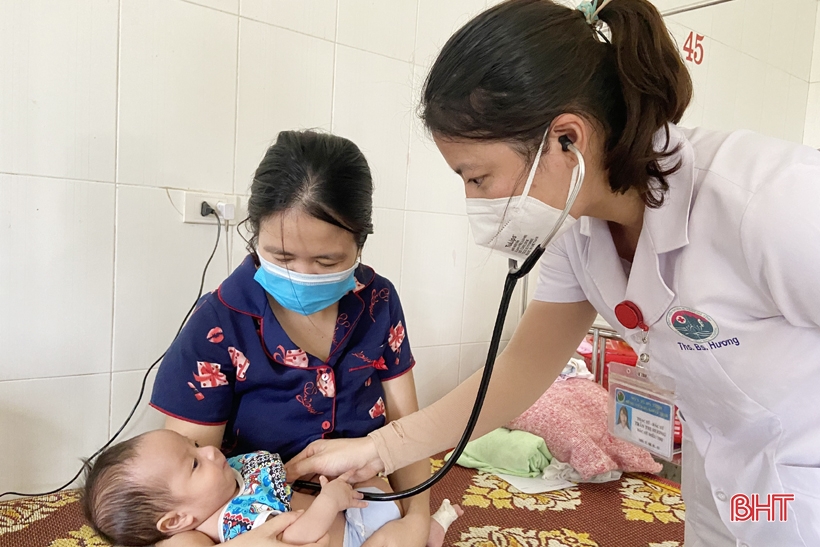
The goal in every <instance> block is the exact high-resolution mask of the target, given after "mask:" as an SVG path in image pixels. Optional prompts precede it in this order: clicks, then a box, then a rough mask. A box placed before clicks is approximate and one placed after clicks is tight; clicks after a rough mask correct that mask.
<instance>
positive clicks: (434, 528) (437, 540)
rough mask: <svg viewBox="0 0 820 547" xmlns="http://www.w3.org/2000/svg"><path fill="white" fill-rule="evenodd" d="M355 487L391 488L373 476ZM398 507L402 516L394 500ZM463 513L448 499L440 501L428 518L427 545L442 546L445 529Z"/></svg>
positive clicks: (381, 479) (386, 489)
mask: <svg viewBox="0 0 820 547" xmlns="http://www.w3.org/2000/svg"><path fill="white" fill-rule="evenodd" d="M355 487H356V488H364V487H370V488H376V489H378V490H381V491H382V492H392V491H393V489H392V488H391V487H390V483H389V482H387V481H386V480H385V479H383V478H381V477H374V478H372V479H370V480H368V481H365V482H361V483H358V484H356V485H355ZM369 503H384V502H381V501H376V502H369ZM394 503H395V504H396V505H397V506H398V508H399V512H401V514H402V516H404V511H403V510H402V506H401V504H399V502H394ZM463 514H464V510H463V509H462V508H461V507H460V506H458V505H452V504H451V503H450V500H444V501H443V502H442V503H441V507H439V510H438V511H436V512H435V513H434V514H433V516H432V518H431V520H430V536H429V537H428V539H427V547H442V545H444V536H445V534H447V530H448V529H449V528H450V525H451V524H452V523H453V521H455V520H456V519H457V518H458V517H460V516H461V515H463Z"/></svg>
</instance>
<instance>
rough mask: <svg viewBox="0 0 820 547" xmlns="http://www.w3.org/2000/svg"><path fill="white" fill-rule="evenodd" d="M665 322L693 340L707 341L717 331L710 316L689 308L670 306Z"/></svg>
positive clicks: (715, 334) (715, 324)
mask: <svg viewBox="0 0 820 547" xmlns="http://www.w3.org/2000/svg"><path fill="white" fill-rule="evenodd" d="M666 322H667V324H668V325H669V326H670V327H671V328H672V329H673V330H674V331H675V332H677V333H678V334H680V335H681V336H683V337H684V338H686V339H687V340H692V341H693V342H709V341H710V340H714V339H715V337H717V335H718V332H719V331H718V325H717V323H715V321H714V320H713V319H712V318H711V317H709V316H708V315H706V314H705V313H701V312H699V311H696V310H693V309H691V308H683V307H679V308H672V309H671V310H669V313H667V314H666Z"/></svg>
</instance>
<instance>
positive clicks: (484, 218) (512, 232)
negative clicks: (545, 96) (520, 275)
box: [467, 128, 584, 261]
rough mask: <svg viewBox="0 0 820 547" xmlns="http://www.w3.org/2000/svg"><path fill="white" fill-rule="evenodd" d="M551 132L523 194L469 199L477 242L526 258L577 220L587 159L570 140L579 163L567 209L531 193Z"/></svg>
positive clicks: (571, 147) (468, 216) (516, 256)
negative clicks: (574, 214) (574, 211)
mask: <svg viewBox="0 0 820 547" xmlns="http://www.w3.org/2000/svg"><path fill="white" fill-rule="evenodd" d="M548 132H549V128H547V131H546V132H545V133H544V137H543V138H542V139H541V146H539V147H538V153H537V154H536V155H535V161H533V164H532V167H531V168H530V173H529V177H527V183H526V184H525V185H524V191H523V192H522V194H521V195H520V196H514V197H512V198H497V199H487V198H470V199H467V218H468V219H469V221H470V228H471V229H472V232H473V238H474V239H475V242H476V244H477V245H481V246H482V247H488V248H490V249H493V250H495V251H498V252H500V253H502V254H504V255H506V256H508V257H509V258H512V259H515V260H519V261H522V260H524V259H525V258H527V256H529V254H530V253H532V251H534V250H535V248H536V247H537V246H539V245H541V244H543V245H545V246H546V245H548V244H549V243H551V242H553V241H555V239H556V238H558V236H560V235H561V234H563V233H564V232H566V231H567V230H568V229H569V228H570V227H571V226H572V225H573V224H574V223H575V220H576V219H575V218H573V217H571V216H570V215H569V210H570V209H571V208H572V205H573V203H575V198H576V196H577V195H578V191H579V190H580V189H581V184H582V183H583V182H584V158H583V156H582V155H581V152H580V151H578V149H577V148H575V146H573V145H572V143H571V142H569V141H566V143H565V144H564V146H565V150H572V152H574V153H575V155H576V156H577V158H578V165H576V166H575V168H574V169H573V171H572V180H571V182H570V187H569V194H568V195H567V203H566V205H565V206H564V209H563V210H561V209H556V208H555V207H551V206H549V205H547V204H546V203H544V202H542V201H539V200H537V199H536V198H534V197H532V196H530V195H528V194H529V192H530V188H531V187H532V181H533V179H534V178H535V171H536V170H537V169H538V162H539V161H540V160H541V153H542V152H543V150H544V142H545V141H546V139H547V133H548Z"/></svg>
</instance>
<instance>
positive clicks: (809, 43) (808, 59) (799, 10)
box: [784, 0, 820, 81]
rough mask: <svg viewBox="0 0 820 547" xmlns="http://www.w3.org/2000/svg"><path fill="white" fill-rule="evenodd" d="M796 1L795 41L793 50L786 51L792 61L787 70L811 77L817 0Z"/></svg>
mask: <svg viewBox="0 0 820 547" xmlns="http://www.w3.org/2000/svg"><path fill="white" fill-rule="evenodd" d="M793 1H794V2H795V7H794V17H795V19H796V20H795V29H794V33H793V36H794V43H793V45H792V50H791V51H787V52H784V55H785V58H786V59H787V60H788V61H790V62H789V64H788V66H787V67H786V70H788V72H789V74H791V75H792V76H797V77H798V78H800V79H801V80H804V81H808V80H810V79H811V64H812V47H813V45H814V36H815V29H816V27H817V20H816V15H817V12H818V7H819V6H820V4H818V2H817V0H793Z"/></svg>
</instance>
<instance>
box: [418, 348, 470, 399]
mask: <svg viewBox="0 0 820 547" xmlns="http://www.w3.org/2000/svg"><path fill="white" fill-rule="evenodd" d="M459 352H460V346H458V345H453V346H433V347H417V346H413V357H415V359H416V366H415V367H414V368H413V376H414V378H415V381H416V394H417V395H418V398H419V407H420V408H424V407H426V406H429V405H431V404H433V403H435V402H436V401H438V400H439V399H441V398H442V397H443V396H445V395H447V394H448V393H449V392H450V391H452V390H453V389H455V387H456V386H457V385H458V367H459Z"/></svg>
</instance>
